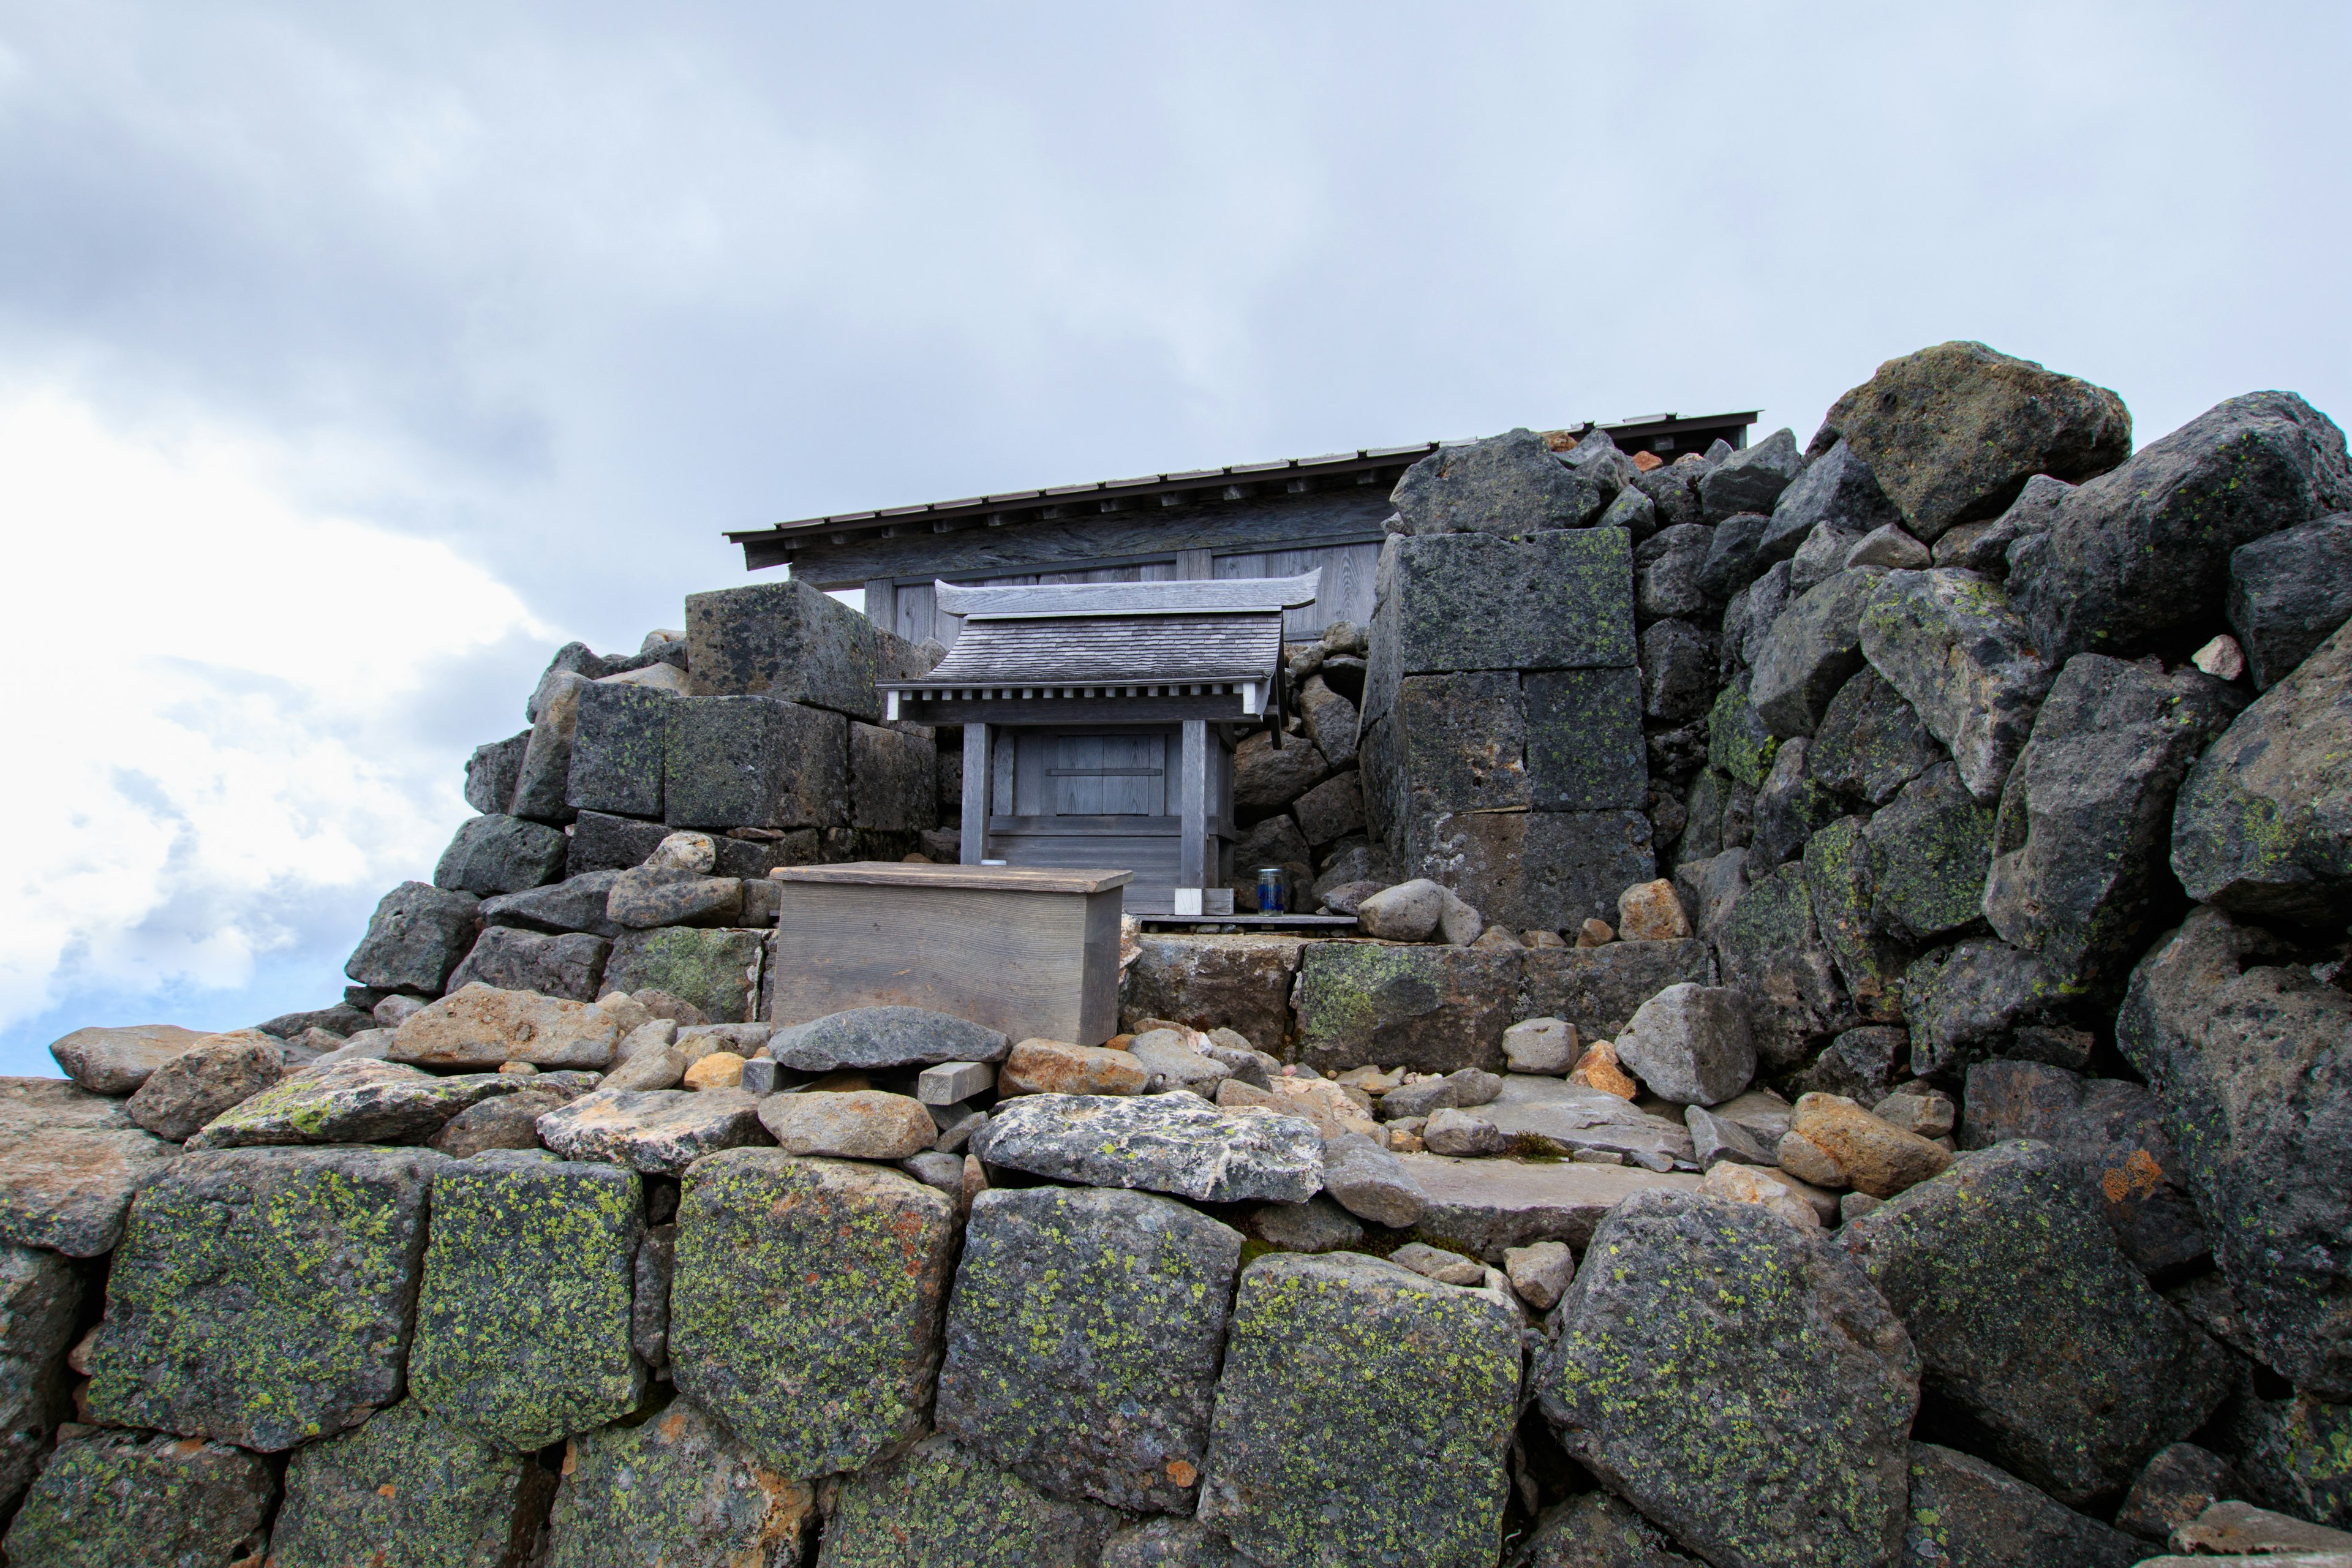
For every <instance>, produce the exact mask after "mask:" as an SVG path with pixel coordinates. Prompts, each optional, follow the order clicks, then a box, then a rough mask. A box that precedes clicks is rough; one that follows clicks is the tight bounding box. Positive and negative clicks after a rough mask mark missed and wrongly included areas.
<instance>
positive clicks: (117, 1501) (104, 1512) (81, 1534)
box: [5, 1432, 278, 1568]
mask: <svg viewBox="0 0 2352 1568" xmlns="http://www.w3.org/2000/svg"><path fill="white" fill-rule="evenodd" d="M277 1498H278V1480H277V1478H276V1477H274V1476H272V1475H271V1474H270V1473H269V1466H268V1462H267V1461H265V1460H263V1459H262V1458H259V1457H258V1456H257V1455H253V1454H245V1453H239V1452H238V1451H237V1450H236V1449H235V1448H232V1447H227V1446H226V1445H225V1444H220V1443H191V1442H186V1441H183V1440H181V1439H177V1438H173V1437H168V1436H152V1435H150V1434H147V1433H142V1432H92V1433H89V1435H87V1436H80V1437H76V1438H74V1439H72V1440H71V1441H68V1442H65V1443H60V1444H59V1445H58V1448H57V1452H56V1453H54V1454H52V1455H51V1456H50V1457H49V1462H48V1463H47V1465H45V1466H43V1467H42V1468H41V1474H40V1479H37V1480H36V1481H35V1482H34V1483H33V1489H32V1491H31V1492H30V1493H29V1494H28V1495H27V1496H26V1499H25V1506H24V1508H23V1510H21V1511H19V1512H18V1513H17V1515H16V1521H15V1522H14V1523H12V1524H11V1525H9V1527H8V1537H7V1541H6V1542H5V1550H6V1552H7V1554H8V1561H9V1562H11V1563H25V1564H27V1565H28V1568H29V1565H31V1564H39V1565H40V1568H134V1565H136V1568H146V1565H148V1564H154V1565H155V1568H167V1565H168V1568H180V1565H181V1564H184V1563H207V1564H209V1563H256V1562H258V1561H260V1558H261V1552H262V1548H263V1546H264V1545H265V1544H266V1543H267V1542H268V1536H269V1531H268V1518H269V1507H270V1504H271V1503H273V1502H275V1501H276V1500H277Z"/></svg>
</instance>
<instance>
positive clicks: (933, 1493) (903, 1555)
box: [819, 1436, 1118, 1568]
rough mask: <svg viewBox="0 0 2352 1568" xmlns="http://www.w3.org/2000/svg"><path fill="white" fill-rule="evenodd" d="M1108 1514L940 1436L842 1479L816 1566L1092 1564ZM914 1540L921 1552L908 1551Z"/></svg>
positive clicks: (1112, 1519)
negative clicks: (1052, 1493)
mask: <svg viewBox="0 0 2352 1568" xmlns="http://www.w3.org/2000/svg"><path fill="white" fill-rule="evenodd" d="M1117 1527H1118V1514H1117V1513H1115V1512H1113V1511H1112V1510H1109V1509H1107V1508H1105V1507H1103V1506H1102V1505H1101V1504H1100V1503H1092V1502H1073V1501H1066V1500H1063V1499H1061V1498H1056V1497H1050V1496H1048V1495H1046V1494H1045V1493H1044V1492H1041V1491H1039V1490H1038V1489H1036V1488H1034V1487H1033V1486H1031V1485H1030V1484H1029V1483H1028V1482H1026V1481H1024V1480H1023V1479H1021V1478H1020V1477H1018V1476H1016V1475H1014V1474H1013V1472H1012V1471H1010V1470H1001V1469H998V1468H996V1467H995V1466H993V1465H992V1464H989V1463H988V1462H987V1461H986V1460H984V1459H982V1458H980V1457H979V1456H977V1455H975V1454H972V1453H970V1452H968V1451H966V1450H965V1449H964V1448H962V1447H961V1446H959V1445H958V1444H957V1443H956V1442H955V1441H954V1440H953V1439H951V1438H949V1437H947V1436H933V1437H927V1438H925V1439H924V1440H923V1441H922V1442H920V1443H918V1444H917V1445H915V1447H913V1448H912V1449H910V1450H909V1451H908V1453H907V1454H906V1455H905V1456H903V1457H902V1458H895V1459H892V1460H890V1461H889V1462H887V1464H880V1465H877V1466H875V1467H874V1468H871V1469H868V1470H866V1471H863V1472H862V1473H860V1474H858V1475H856V1476H853V1477H851V1478H850V1479H848V1480H847V1481H845V1482H844V1483H843V1484H842V1488H841V1500H840V1502H839V1503H838V1505H837V1506H836V1507H835V1511H834V1514H833V1517H832V1518H831V1519H829V1520H827V1521H825V1529H824V1556H823V1557H822V1558H820V1559H819V1562H820V1563H821V1564H822V1568H909V1564H910V1563H974V1564H981V1563H986V1564H991V1565H994V1564H997V1563H1002V1564H1003V1565H1004V1568H1013V1565H1014V1564H1016V1563H1018V1564H1020V1565H1021V1568H1095V1564H1096V1563H1097V1562H1099V1561H1100V1559H1101V1555H1102V1549H1103V1543H1104V1542H1107V1541H1108V1540H1109V1539H1110V1533H1111V1531H1113V1530H1114V1529H1116V1528H1117ZM916 1542H920V1543H921V1544H920V1547H919V1551H920V1552H921V1555H920V1556H919V1557H916V1558H909V1557H908V1548H909V1546H911V1545H913V1544H914V1543H916Z"/></svg>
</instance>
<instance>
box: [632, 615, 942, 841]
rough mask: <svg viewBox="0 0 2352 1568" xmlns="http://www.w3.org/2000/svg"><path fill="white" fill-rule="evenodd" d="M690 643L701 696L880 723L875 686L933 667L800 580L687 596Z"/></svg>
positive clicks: (692, 684)
mask: <svg viewBox="0 0 2352 1568" xmlns="http://www.w3.org/2000/svg"><path fill="white" fill-rule="evenodd" d="M686 641H687V689H688V692H689V693H691V694H692V695H693V696H694V697H736V696H747V695H748V696H762V695H764V696H768V697H776V698H782V699H784V700H787V701H791V702H795V703H807V704H809V705H810V706H812V707H814V708H830V709H832V710H835V711H836V712H840V713H846V714H847V715H849V716H850V717H851V718H853V719H863V720H866V721H867V722H869V723H871V722H873V721H877V720H879V719H880V718H881V717H882V702H881V698H880V695H879V694H878V693H877V691H876V690H875V689H874V683H875V681H876V680H877V679H907V678H909V677H912V676H914V675H917V674H919V673H920V672H921V671H923V670H925V669H928V668H930V667H929V664H928V663H926V662H924V658H923V656H922V655H921V654H920V653H919V651H918V650H917V649H916V647H914V646H913V645H912V644H909V643H908V642H906V641H905V640H904V639H902V638H900V637H894V636H892V635H891V634H890V633H888V632H886V631H883V630H882V629H881V628H879V627H877V626H875V625H874V623H873V622H871V621H869V620H867V619H866V617H865V616H862V615H859V614H858V613H857V612H856V610H853V609H851V608H850V607H849V606H848V605H844V604H842V603H840V602H839V601H837V600H835V599H834V598H833V597H831V596H830V595H826V594H824V593H821V592H819V591H818V590H817V588H816V587H815V586H814V585H813V584H808V583H802V582H793V581H786V582H782V583H760V584H752V585H751V586H749V587H743V588H726V589H721V590H719V591H718V592H715V593H708V594H689V595H687V599H686ZM673 733H675V731H673ZM674 776H675V775H673V777H674ZM671 820H672V821H676V820H677V818H676V817H673V818H671Z"/></svg>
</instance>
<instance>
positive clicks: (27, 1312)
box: [0, 1247, 82, 1510]
mask: <svg viewBox="0 0 2352 1568" xmlns="http://www.w3.org/2000/svg"><path fill="white" fill-rule="evenodd" d="M81 1290H82V1285H81V1277H80V1275H79V1273H78V1272H77V1271H76V1270H75V1268H74V1267H73V1265H71V1264H69V1263H68V1262H67V1261H66V1260H65V1259H64V1258H60V1257H59V1256H58V1254H56V1253H54V1252H44V1251H42V1250H40V1249H38V1248H37V1247H0V1510H5V1509H7V1508H10V1507H12V1506H14V1504H15V1502H16V1499H17V1498H19V1497H21V1496H23V1495H24V1491H25V1487H26V1483H27V1482H29V1481H30V1480H31V1479H33V1469H34V1467H35V1466H36V1465H37V1464H38V1463H39V1462H40V1458H41V1455H42V1452H43V1450H44V1449H45V1448H46V1447H47V1445H48V1440H49V1434H50V1433H51V1432H52V1431H53V1430H55V1428H56V1426H57V1417H58V1415H59V1414H60V1413H61V1410H62V1408H63V1406H64V1404H65V1402H64V1401H63V1400H62V1399H61V1398H60V1397H59V1396H60V1395H61V1394H64V1393H65V1384H64V1377H65V1355H66V1347H67V1346H68V1345H69V1344H71V1343H72V1342H73V1337H74V1328H75V1325H76V1321H77V1319H78V1317H79V1312H80V1310H81Z"/></svg>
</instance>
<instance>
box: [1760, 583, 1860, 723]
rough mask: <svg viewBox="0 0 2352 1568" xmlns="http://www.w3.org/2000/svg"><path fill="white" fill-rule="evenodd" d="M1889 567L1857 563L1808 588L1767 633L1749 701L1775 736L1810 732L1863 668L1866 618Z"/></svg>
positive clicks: (1782, 613)
mask: <svg viewBox="0 0 2352 1568" xmlns="http://www.w3.org/2000/svg"><path fill="white" fill-rule="evenodd" d="M1885 576H1886V573H1885V570H1884V569H1883V568H1881V567H1876V566H1855V567H1851V568H1849V569H1847V570H1846V571H1843V572H1840V573H1838V574H1836V575H1835V576H1833V577H1831V578H1830V579H1829V580H1828V581H1826V582H1824V583H1822V584H1820V585H1818V586H1816V587H1814V588H1811V589H1810V590H1808V591H1807V592H1806V593H1805V595H1803V596H1802V597H1801V598H1799V599H1798V600H1797V601H1796V602H1795V603H1794V604H1792V605H1790V606H1789V607H1788V608H1787V609H1786V610H1783V611H1782V612H1780V619H1779V620H1777V621H1774V622H1773V623H1772V629H1771V630H1770V631H1769V632H1767V633H1766V634H1765V636H1764V644H1763V647H1762V649H1761V651H1760V652H1759V654H1758V655H1757V658H1756V670H1755V674H1754V676H1753V677H1752V679H1751V680H1750V682H1749V685H1748V700H1749V701H1750V702H1752V703H1754V704H1755V707H1756V713H1757V716H1758V717H1759V718H1760V719H1762V720H1763V721H1764V723H1765V726H1766V727H1767V728H1768V729H1769V730H1770V731H1772V733H1773V734H1775V735H1779V736H1782V737H1787V736H1790V735H1810V734H1811V733H1812V732H1813V731H1814V730H1815V729H1817V728H1818V727H1819V726H1820V724H1821V721H1822V716H1823V714H1824V713H1825V712H1826V711H1827V710H1828V709H1829V705H1830V700H1831V699H1832V698H1833V697H1835V696H1836V695H1837V694H1838V691H1839V689H1841V688H1842V687H1843V686H1844V685H1845V683H1846V681H1847V680H1848V679H1851V678H1852V677H1853V673H1854V672H1855V671H1856V670H1858V669H1860V668H1862V666H1863V642H1862V635H1863V634H1862V626H1863V616H1864V612H1865V611H1867V610H1868V609H1869V608H1870V607H1871V606H1872V605H1873V604H1874V603H1875V596H1876V595H1877V594H1878V592H1879V584H1880V581H1881V579H1883V578H1885Z"/></svg>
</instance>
